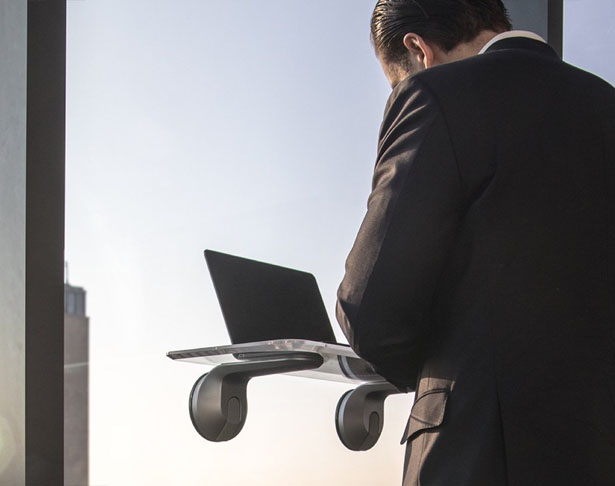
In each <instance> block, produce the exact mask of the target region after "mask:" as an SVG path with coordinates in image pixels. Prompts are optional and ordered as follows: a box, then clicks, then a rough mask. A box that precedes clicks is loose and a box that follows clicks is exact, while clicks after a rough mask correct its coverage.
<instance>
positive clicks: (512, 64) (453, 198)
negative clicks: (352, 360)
mask: <svg viewBox="0 0 615 486" xmlns="http://www.w3.org/2000/svg"><path fill="white" fill-rule="evenodd" d="M509 29H510V24H509V21H508V18H507V15H506V11H505V8H504V6H503V4H502V3H501V1H500V0H379V2H378V4H377V6H376V9H375V11H374V16H373V19H372V39H373V43H374V46H375V49H376V53H377V55H378V57H379V59H380V61H381V63H382V65H383V68H384V71H385V73H386V75H387V77H388V78H389V80H390V81H391V84H392V86H393V88H394V89H393V92H392V94H391V96H390V98H389V100H388V103H387V106H386V111H385V114H384V120H383V123H382V127H381V132H380V140H379V147H378V157H377V162H376V168H375V173H374V178H373V191H372V193H371V195H370V197H369V201H368V210H367V214H366V216H365V219H364V221H363V224H362V226H361V228H360V230H359V233H358V236H357V239H356V241H355V244H354V246H353V248H352V251H351V253H350V255H349V257H348V260H347V264H346V275H345V277H344V280H343V282H342V284H341V286H340V289H339V292H338V308H337V311H338V320H339V321H340V323H341V326H342V328H343V330H344V332H345V334H346V336H347V337H348V339H349V341H350V343H351V345H352V346H353V348H354V349H355V350H356V352H357V353H358V354H359V355H361V356H362V357H363V358H365V359H366V360H367V361H370V362H371V363H372V364H373V365H374V366H375V367H376V369H377V370H378V371H379V372H380V373H381V374H382V376H384V377H386V378H387V379H388V380H389V381H391V382H392V383H394V384H395V385H397V386H398V387H399V388H400V389H405V390H408V391H410V390H416V395H415V402H414V405H413V407H412V411H411V416H410V419H409V421H408V425H407V428H406V431H405V433H404V437H403V441H405V442H406V443H407V445H406V448H407V449H406V451H407V452H406V466H405V473H404V485H407V486H410V485H425V486H465V485H468V486H483V485H484V486H499V485H508V486H534V485H535V486H545V485H547V486H550V485H558V486H562V485H574V486H586V485H615V345H614V341H615V90H614V89H613V88H612V87H611V86H610V85H609V84H607V83H606V82H604V81H603V80H601V79H599V78H597V77H596V76H593V75H591V74H588V73H586V72H583V71H581V70H579V69H577V68H575V67H572V66H570V65H568V64H566V63H564V62H563V61H562V60H561V59H560V58H559V57H558V55H557V54H556V53H555V52H554V51H553V50H552V49H551V48H550V47H549V46H548V45H547V44H546V43H544V42H543V41H542V40H540V38H538V37H537V36H536V35H535V34H531V33H526V32H508V31H509ZM479 53H480V54H479Z"/></svg>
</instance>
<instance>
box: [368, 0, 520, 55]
mask: <svg viewBox="0 0 615 486" xmlns="http://www.w3.org/2000/svg"><path fill="white" fill-rule="evenodd" d="M511 28H512V26H511V23H510V19H509V17H508V13H507V11H506V7H504V4H503V3H502V0H378V3H377V4H376V7H375V8H374V13H373V15H372V24H371V37H372V42H373V44H374V48H375V49H376V53H377V54H378V55H379V56H381V57H382V58H383V59H384V60H386V61H387V62H394V63H401V64H405V62H406V61H405V60H407V55H408V51H407V50H406V48H405V47H404V44H403V40H404V36H405V35H406V34H407V33H409V32H413V33H415V34H418V35H420V36H421V37H423V38H424V39H425V40H427V41H431V42H433V43H435V44H436V45H437V46H438V47H440V48H441V49H443V50H444V51H446V52H448V51H450V50H452V49H453V48H455V47H456V46H457V45H459V44H460V43H462V42H468V41H471V40H472V39H474V38H475V37H476V36H477V35H478V34H479V33H480V32H481V31H483V30H493V31H495V32H505V31H507V30H510V29H511Z"/></svg>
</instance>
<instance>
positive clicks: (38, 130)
mask: <svg viewBox="0 0 615 486" xmlns="http://www.w3.org/2000/svg"><path fill="white" fill-rule="evenodd" d="M27 66H28V79H27V131H26V136H27V152H26V159H27V172H26V185H27V191H26V484H27V486H38V485H41V486H55V485H62V484H63V464H64V457H63V453H64V445H63V417H64V410H63V392H64V388H63V376H64V369H63V351H64V332H63V331H64V327H63V322H64V284H63V273H64V137H65V78H66V73H65V71H66V3H65V2H64V1H59V0H30V1H29V2H28V63H27Z"/></svg>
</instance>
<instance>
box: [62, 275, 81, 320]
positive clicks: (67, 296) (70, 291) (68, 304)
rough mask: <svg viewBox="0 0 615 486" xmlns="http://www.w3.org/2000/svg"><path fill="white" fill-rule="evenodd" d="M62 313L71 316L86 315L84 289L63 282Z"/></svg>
mask: <svg viewBox="0 0 615 486" xmlns="http://www.w3.org/2000/svg"><path fill="white" fill-rule="evenodd" d="M64 314H68V315H73V316H83V317H85V316H86V313H85V289H83V288H82V287H73V286H72V285H70V284H68V283H66V284H64Z"/></svg>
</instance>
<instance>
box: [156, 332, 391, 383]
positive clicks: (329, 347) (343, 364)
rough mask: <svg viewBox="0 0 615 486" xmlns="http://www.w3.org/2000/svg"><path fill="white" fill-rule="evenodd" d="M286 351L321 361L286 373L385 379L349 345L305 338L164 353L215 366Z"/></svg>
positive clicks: (276, 355)
mask: <svg viewBox="0 0 615 486" xmlns="http://www.w3.org/2000/svg"><path fill="white" fill-rule="evenodd" d="M289 353H290V354H292V353H317V354H320V355H321V356H322V357H323V360H324V361H323V364H322V366H320V367H319V368H317V369H314V370H307V371H296V372H292V373H288V374H289V375H295V376H302V377H306V378H316V379H320V380H326V381H338V382H343V383H354V384H356V383H365V382H378V381H384V378H382V377H381V376H380V375H378V374H377V373H376V372H375V371H374V369H373V368H372V366H371V365H370V364H369V363H367V362H366V361H363V360H362V359H361V358H359V357H358V356H357V355H356V354H355V352H354V351H353V350H352V349H351V348H350V347H348V346H344V345H342V344H329V343H322V342H316V341H306V340H304V339H278V340H275V341H261V342H254V343H244V344H229V345H223V346H211V347H207V348H195V349H186V350H180V351H169V352H168V353H167V356H168V357H169V358H171V359H173V360H176V361H185V362H188V363H197V364H201V365H208V366H216V365H219V364H223V363H233V362H242V361H249V360H256V359H275V358H282V357H284V355H285V354H289Z"/></svg>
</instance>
